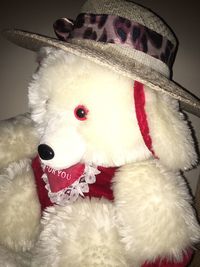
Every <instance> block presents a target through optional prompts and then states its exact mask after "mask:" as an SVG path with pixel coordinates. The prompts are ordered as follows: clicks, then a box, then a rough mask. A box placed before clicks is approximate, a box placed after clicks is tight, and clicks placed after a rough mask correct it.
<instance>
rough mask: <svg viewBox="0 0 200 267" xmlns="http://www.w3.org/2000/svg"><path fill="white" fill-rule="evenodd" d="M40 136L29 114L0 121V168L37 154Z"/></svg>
mask: <svg viewBox="0 0 200 267" xmlns="http://www.w3.org/2000/svg"><path fill="white" fill-rule="evenodd" d="M37 144H38V137H37V134H36V130H35V128H34V124H33V121H32V120H31V119H30V116H29V114H28V113H27V114H23V115H18V116H16V117H14V118H11V119H7V120H3V121H1V122H0V168H3V167H6V166H7V165H8V164H9V163H11V162H14V161H18V160H20V159H23V158H30V157H33V156H34V155H35V154H36V148H37Z"/></svg>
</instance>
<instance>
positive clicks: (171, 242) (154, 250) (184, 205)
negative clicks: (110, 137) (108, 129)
mask: <svg viewBox="0 0 200 267" xmlns="http://www.w3.org/2000/svg"><path fill="white" fill-rule="evenodd" d="M114 182H115V183H114V196H115V206H116V218H117V225H118V230H119V233H120V235H121V240H122V242H123V243H124V245H125V249H126V252H127V257H128V258H130V261H132V262H133V263H134V261H135V262H136V263H139V264H141V265H142V264H143V263H144V262H148V261H149V262H154V261H155V260H156V259H159V258H160V259H169V260H172V261H173V260H175V262H180V263H181V262H182V261H183V256H184V252H186V251H187V250H188V251H190V248H191V247H192V245H193V244H194V243H196V242H198V240H199V238H200V228H199V225H198V223H197V220H196V217H195V213H194V211H193V208H192V206H191V203H190V202H191V198H190V196H189V193H188V189H187V187H186V184H185V182H184V180H183V178H182V177H181V176H179V175H178V174H175V173H172V172H169V171H167V170H166V169H165V168H164V167H163V166H162V165H161V164H160V163H159V161H157V160H151V161H150V160H149V161H145V162H138V163H135V164H130V165H126V166H124V167H122V168H120V170H119V172H118V173H117V174H116V176H115V181H114ZM172 266H173V265H172ZM178 266H179V265H178ZM180 266H184V265H180Z"/></svg>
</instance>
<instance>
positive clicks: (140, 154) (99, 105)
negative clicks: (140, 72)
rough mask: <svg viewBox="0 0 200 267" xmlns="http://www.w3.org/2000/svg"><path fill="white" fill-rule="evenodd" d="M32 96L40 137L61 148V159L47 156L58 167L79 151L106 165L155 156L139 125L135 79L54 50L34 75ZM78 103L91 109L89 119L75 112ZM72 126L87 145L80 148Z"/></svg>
mask: <svg viewBox="0 0 200 267" xmlns="http://www.w3.org/2000/svg"><path fill="white" fill-rule="evenodd" d="M29 102H30V106H31V109H32V118H33V120H34V121H35V122H36V123H37V124H38V131H39V133H40V135H41V138H42V142H46V143H47V144H50V145H51V144H52V146H53V149H55V150H56V151H57V150H58V151H59V153H60V157H59V159H58V160H57V159H56V156H55V158H54V159H53V161H52V163H51V161H48V163H49V164H50V165H54V167H60V168H61V167H68V166H69V164H70V163H69V160H70V157H71V154H72V157H74V156H73V153H75V152H76V151H77V154H78V155H79V156H78V158H77V160H78V159H79V157H80V156H82V157H81V158H82V161H86V162H93V163H94V164H97V165H105V166H115V165H118V166H119V165H123V164H125V163H128V162H132V161H137V160H140V159H144V158H149V157H150V156H151V153H150V152H149V151H148V149H147V148H146V146H145V144H144V141H143V139H142V136H141V133H140V130H139V127H138V125H137V120H136V115H135V109H134V99H133V81H132V80H130V79H127V78H125V77H122V76H120V75H118V74H116V73H114V72H112V71H110V70H107V69H104V68H103V67H101V66H98V65H96V64H95V63H92V62H89V61H87V60H85V59H81V58H78V57H76V56H73V55H70V54H66V53H64V52H63V51H54V50H53V52H52V53H50V55H49V56H48V58H47V59H45V60H44V62H43V63H42V66H41V69H40V70H39V72H38V73H37V74H35V75H34V80H33V82H32V83H31V85H30V87H29ZM78 105H85V106H86V107H87V109H88V110H89V113H88V119H87V120H86V121H79V120H77V119H76V118H75V116H74V109H75V108H76V107H77V106H78ZM72 128H73V132H74V133H77V132H78V134H79V135H80V136H81V137H80V138H81V140H82V143H81V146H80V147H84V151H83V150H82V149H81V152H80V151H79V146H78V145H77V135H76V134H74V136H71V134H70V132H71V131H72ZM127 129H128V130H127ZM60 131H61V132H62V133H64V134H62V136H61V137H60ZM47 133H48V134H47ZM108 133H109V134H108ZM68 136H69V138H68ZM78 144H80V142H79V141H78ZM58 147H63V151H61V150H60V149H59V148H58ZM81 154H82V155H81ZM61 157H62V158H63V160H61ZM64 160H65V162H64ZM60 164H62V165H63V166H60Z"/></svg>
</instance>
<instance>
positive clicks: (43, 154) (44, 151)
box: [38, 144, 54, 160]
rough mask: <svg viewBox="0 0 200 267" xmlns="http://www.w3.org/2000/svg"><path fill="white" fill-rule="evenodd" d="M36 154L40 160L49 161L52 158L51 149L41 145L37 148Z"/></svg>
mask: <svg viewBox="0 0 200 267" xmlns="http://www.w3.org/2000/svg"><path fill="white" fill-rule="evenodd" d="M38 153H39V156H40V158H41V159H44V160H50V159H52V158H53V157H54V151H53V149H52V148H51V147H50V146H48V145H45V144H41V145H39V146H38Z"/></svg>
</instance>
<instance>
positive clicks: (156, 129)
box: [145, 87, 197, 170]
mask: <svg viewBox="0 0 200 267" xmlns="http://www.w3.org/2000/svg"><path fill="white" fill-rule="evenodd" d="M145 101H146V102H145V103H146V104H145V111H146V115H147V119H148V126H149V131H150V136H151V139H152V147H153V151H154V152H155V155H156V156H157V157H158V158H159V159H160V161H161V162H162V163H163V164H164V165H165V166H167V167H169V168H170V169H172V170H178V169H181V170H185V169H189V168H191V167H192V166H194V165H195V164H196V163H197V153H196V150H195V145H194V139H193V137H192V131H191V129H190V127H189V124H188V121H187V120H186V117H185V116H184V114H183V113H181V112H180V110H179V103H178V101H177V100H175V99H172V98H171V97H169V96H167V95H164V94H161V93H158V92H156V91H154V90H151V89H150V88H147V87H145Z"/></svg>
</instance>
